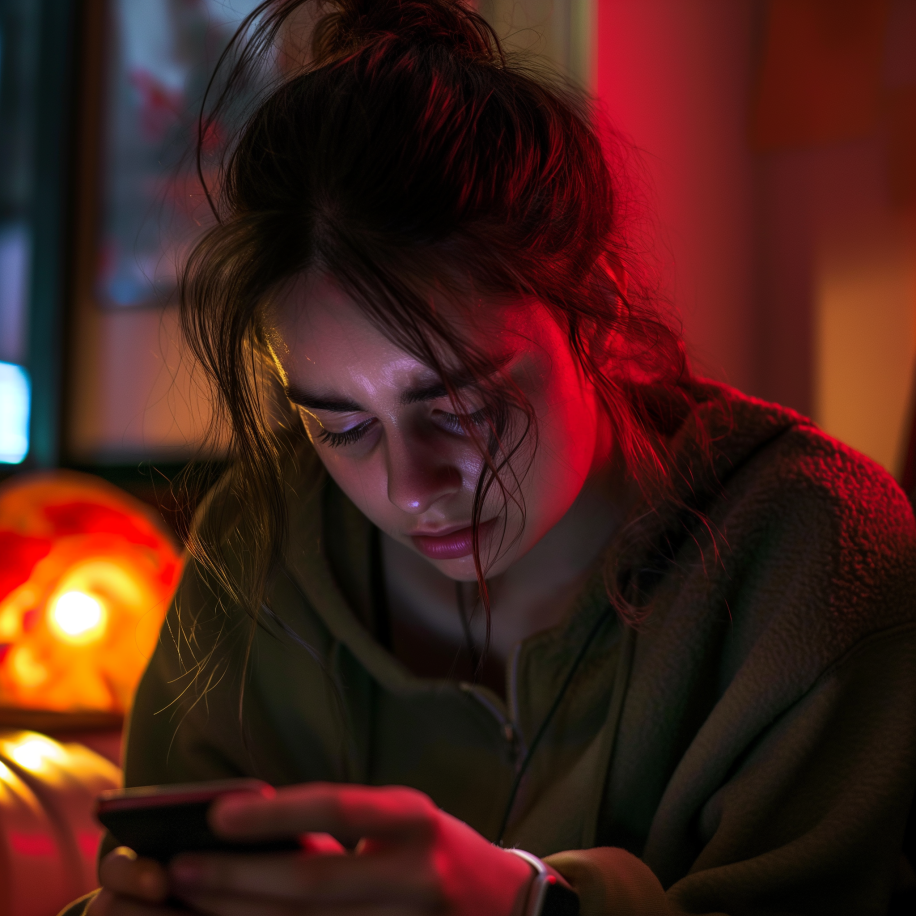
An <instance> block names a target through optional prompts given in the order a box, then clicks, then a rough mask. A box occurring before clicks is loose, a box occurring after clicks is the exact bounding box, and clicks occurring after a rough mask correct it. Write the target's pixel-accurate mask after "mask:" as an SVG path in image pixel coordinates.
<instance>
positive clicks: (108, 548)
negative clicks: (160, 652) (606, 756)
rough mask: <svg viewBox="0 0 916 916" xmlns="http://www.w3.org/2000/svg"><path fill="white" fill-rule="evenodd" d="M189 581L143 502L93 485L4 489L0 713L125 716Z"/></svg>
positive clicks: (82, 478)
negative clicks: (183, 580) (180, 588)
mask: <svg viewBox="0 0 916 916" xmlns="http://www.w3.org/2000/svg"><path fill="white" fill-rule="evenodd" d="M180 573H181V558H180V556H179V555H178V553H177V551H176V549H175V546H174V544H173V542H172V539H171V537H170V536H169V535H168V534H167V533H166V531H165V530H164V529H163V527H162V525H161V524H160V523H159V522H158V520H157V519H156V518H155V517H154V516H153V514H152V513H151V512H150V511H149V510H148V509H147V508H146V506H144V505H143V504H142V503H140V502H138V501H137V500H135V499H133V498H132V497H130V496H128V495H127V494H126V493H124V492H122V491H121V490H118V489H117V488H116V487H113V486H111V485H110V484H108V483H105V482H104V481H102V480H99V479H97V478H94V477H90V476H88V475H85V474H77V473H74V472H70V471H54V472H45V473H36V474H30V475H19V476H17V477H15V478H13V479H12V480H11V481H9V482H7V483H6V484H4V486H2V487H0V706H6V707H9V706H17V707H25V708H31V709H46V710H56V711H60V712H73V711H89V710H94V711H104V712H111V713H124V712H126V710H127V708H128V707H129V705H130V700H131V697H132V696H133V692H134V690H135V688H136V686H137V681H138V680H139V678H140V675H141V674H142V672H143V669H144V668H145V666H146V663H147V662H148V661H149V658H150V656H151V655H152V652H153V649H154V648H155V645H156V638H157V636H158V633H159V628H160V626H161V624H162V621H163V618H164V617H165V612H166V610H167V608H168V603H169V601H170V599H171V597H172V594H173V592H174V590H175V587H176V585H177V584H178V577H179V575H180Z"/></svg>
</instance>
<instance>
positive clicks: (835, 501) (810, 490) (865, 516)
mask: <svg viewBox="0 0 916 916" xmlns="http://www.w3.org/2000/svg"><path fill="white" fill-rule="evenodd" d="M716 411H727V412H728V414H729V415H730V419H729V424H730V425H728V426H726V425H724V424H720V425H719V427H718V428H719V430H720V434H719V439H718V440H717V441H715V442H714V443H713V449H714V453H715V454H714V459H713V460H714V461H715V462H716V464H717V465H718V467H717V472H718V473H717V481H718V486H717V487H712V488H711V489H710V491H709V496H708V502H707V504H706V506H705V512H706V514H707V516H708V517H709V518H710V519H711V520H712V521H713V523H714V525H715V526H716V528H717V531H718V532H719V534H720V537H721V548H722V558H723V559H722V562H723V564H724V566H725V567H726V569H727V570H728V573H729V575H730V576H731V577H732V579H733V581H740V582H744V583H753V584H754V587H755V588H756V590H757V592H758V596H757V597H758V599H759V600H757V601H754V600H749V601H747V602H746V604H748V605H751V606H754V605H756V606H757V609H758V613H761V614H765V615H766V616H767V617H769V618H770V619H776V618H778V617H779V616H780V614H781V611H780V606H781V607H783V608H784V609H785V611H786V613H788V614H789V615H790V616H791V619H792V621H793V625H799V626H802V625H805V621H808V623H809V624H810V625H811V626H812V627H814V628H817V629H820V628H822V627H823V628H824V632H823V634H822V635H823V637H824V640H825V642H826V643H827V644H829V645H831V646H832V647H833V651H834V652H837V653H839V652H842V651H844V650H845V649H848V648H849V647H851V646H852V645H853V644H854V643H855V642H856V641H857V640H859V639H861V638H864V637H865V636H867V635H869V634H872V633H875V632H877V631H880V630H883V629H888V628H891V627H894V626H897V625H900V624H904V623H910V622H912V621H914V620H916V523H914V517H913V510H912V508H911V506H910V504H909V502H908V500H907V499H906V496H905V495H904V493H903V491H902V490H901V489H900V487H899V486H898V485H897V483H896V482H895V481H894V479H893V478H892V477H891V476H890V474H888V473H887V471H886V470H884V468H882V467H881V466H880V465H878V464H877V463H876V462H874V461H872V460H871V459H870V458H868V457H866V456H865V455H862V454H861V453H859V452H857V451H855V450H854V449H852V448H850V447H849V446H847V445H845V444H844V443H842V442H840V441H838V440H837V439H834V438H833V437H831V436H828V435H827V434H826V433H824V432H823V431H822V430H820V429H819V428H818V427H817V426H816V425H815V424H814V423H813V422H812V421H810V420H808V419H807V418H805V417H802V416H800V415H798V414H795V413H793V412H792V411H788V410H786V409H784V408H781V407H778V406H776V405H772V404H767V403H765V402H762V401H756V400H754V399H752V398H748V397H745V396H743V395H739V394H738V393H737V392H732V391H727V392H726V393H725V398H724V406H723V407H718V408H713V409H712V412H713V413H715V412H716ZM712 419H713V424H712V428H713V429H715V428H716V418H715V417H713V418H712ZM762 599H766V600H762Z"/></svg>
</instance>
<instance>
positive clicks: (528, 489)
mask: <svg viewBox="0 0 916 916" xmlns="http://www.w3.org/2000/svg"><path fill="white" fill-rule="evenodd" d="M303 9H305V10H306V12H308V4H305V3H302V2H291V0H286V2H281V3H271V4H265V5H264V9H263V10H262V13H263V18H262V19H261V25H260V26H259V27H258V28H259V31H257V32H256V34H255V37H254V39H253V40H252V42H251V43H250V44H249V45H248V46H247V52H246V53H247V56H246V55H243V57H242V62H243V64H244V63H246V62H251V61H252V60H257V59H259V56H260V54H261V52H263V51H264V50H265V49H266V48H267V47H268V46H269V45H271V44H272V43H274V42H275V40H276V37H277V34H278V33H279V30H280V28H281V27H283V26H284V23H286V27H289V22H290V17H293V16H294V14H295V15H298V14H299V13H300V12H301V11H302V10H303ZM318 13H319V14H320V16H319V18H318V20H317V24H316V25H315V30H314V38H313V42H312V55H313V59H312V61H311V63H310V64H309V65H308V66H305V67H303V68H302V69H301V70H300V71H298V72H296V73H295V74H293V75H291V76H290V77H289V78H288V79H287V80H286V81H285V82H284V83H283V84H282V85H280V86H279V87H278V88H277V89H276V90H275V91H274V92H273V93H272V94H271V96H270V97H269V98H268V99H267V101H266V102H264V103H263V104H262V105H261V106H260V107H259V108H258V109H257V111H256V112H255V113H254V114H253V116H252V117H251V119H250V120H249V122H248V123H247V125H246V126H245V128H244V130H243V132H242V135H241V137H240V139H239V141H238V143H237V145H236V147H235V149H234V151H233V153H232V157H231V160H230V162H229V164H228V168H227V170H226V172H225V175H224V180H223V183H222V186H221V191H220V196H219V199H218V201H217V210H218V213H219V217H220V222H219V224H218V225H217V226H216V228H214V229H212V230H211V231H209V232H208V233H207V234H206V235H205V236H204V238H203V239H202V240H201V242H200V243H199V244H198V246H197V248H196V249H195V251H194V253H193V254H192V256H191V258H190V261H189V263H188V265H187V268H186V272H185V277H184V284H183V290H182V308H183V320H184V327H185V331H186V334H187V336H188V339H189V341H190V342H191V344H192V346H193V348H194V350H195V353H196V354H197V356H198V357H199V358H200V360H201V362H202V364H203V366H204V367H205V369H206V370H207V372H208V373H209V374H210V376H211V378H212V380H213V382H214V388H215V391H216V392H217V394H218V397H219V399H220V404H221V405H222V406H223V408H224V409H225V412H226V414H227V416H228V419H229V421H230V425H231V430H232V437H233V439H232V446H233V454H234V456H235V461H234V465H233V469H232V471H231V472H230V474H229V476H228V477H227V479H226V480H224V481H223V482H222V484H221V485H220V486H219V487H217V489H216V490H215V491H214V493H212V494H211V496H210V497H209V499H208V501H207V504H206V506H205V507H204V508H203V510H202V511H201V513H200V514H199V517H198V521H197V524H196V527H195V529H194V533H193V537H192V540H191V544H190V546H191V552H192V556H193V559H192V561H191V562H190V563H189V566H188V569H187V571H186V574H185V577H184V580H183V582H182V585H181V587H180V589H179V593H178V595H177V597H176V600H175V603H174V606H173V608H172V610H171V611H170V614H169V617H168V619H167V621H166V625H165V628H164V630H163V638H162V640H161V642H160V646H159V648H158V650H157V652H156V655H155V656H154V658H153V660H152V663H151V665H150V668H149V670H148V671H147V673H146V675H145V677H144V680H143V682H142V684H141V686H140V689H139V692H138V695H137V698H136V703H135V706H134V709H133V712H132V716H131V722H130V730H129V737H128V745H127V755H126V771H125V773H126V782H127V784H128V785H146V784H156V783H173V782H187V781H196V780H205V779H211V778H217V777H226V776H238V775H252V776H257V777H260V778H262V779H265V780H267V781H269V782H271V783H272V784H274V785H276V786H279V787H281V788H280V789H279V790H278V791H277V793H276V795H275V796H274V797H273V798H270V799H265V798H260V797H254V796H246V797H236V798H233V799H227V800H225V801H224V802H223V803H222V804H217V805H216V807H215V808H214V810H213V812H212V819H213V825H214V829H216V830H217V831H219V832H221V833H223V834H224V835H225V836H227V837H236V838H239V837H249V838H255V837H283V836H288V835H289V834H290V833H295V834H307V835H308V836H307V837H306V839H305V840H304V850H303V852H302V853H296V854H289V853H287V854H281V853H273V854H262V855H250V856H241V855H226V854H223V855H209V856H206V855H197V856H184V857H179V858H177V859H175V860H173V862H172V863H171V864H170V866H169V868H168V869H163V868H161V867H159V866H158V865H156V864H155V863H153V862H151V861H145V860H143V859H138V858H136V857H135V856H134V855H133V854H132V853H131V852H130V851H129V850H114V851H110V852H108V851H107V850H108V849H109V848H110V846H111V845H112V844H110V843H109V844H108V846H106V850H105V851H106V853H107V854H106V855H105V856H104V858H103V860H102V863H101V869H100V874H101V879H102V884H103V889H102V891H101V892H100V893H99V894H98V896H96V897H95V898H94V899H93V900H92V901H91V902H90V903H89V904H88V910H87V911H88V912H89V913H90V914H91V916H115V914H149V916H153V914H161V913H165V912H175V911H180V912H201V913H212V914H220V916H222V914H226V916H228V914H232V916H235V914H256V913H257V914H280V913H284V914H286V913H294V912H295V913H300V912H328V913H340V914H356V913H360V914H362V913H366V914H370V913H372V914H375V913H382V912H386V913H389V912H397V913H412V912H417V913H420V912H434V911H435V912H453V913H461V914H470V913H474V914H475V916H476V914H493V916H509V914H519V916H521V914H527V913H532V914H533V913H535V912H538V910H539V908H540V907H541V906H542V904H541V901H540V898H539V897H538V895H537V893H536V891H537V890H538V889H539V888H540V887H541V885H542V883H543V879H542V878H541V877H539V874H540V872H541V871H542V870H543V869H544V868H545V867H546V868H547V869H552V870H553V872H552V875H553V877H554V878H555V879H556V880H557V881H558V882H560V884H561V885H562V884H564V883H565V882H568V885H569V886H570V887H571V888H572V889H573V890H574V891H575V893H576V894H578V900H579V906H580V908H581V912H582V913H584V914H587V916H591V914H595V916H597V914H603V913H615V914H616V913H622V914H627V913H633V914H648V913H678V912H689V913H711V912H715V913H728V914H733V916H734V914H740V913H751V912H753V913H783V912H793V913H822V912H824V913H827V912H829V913H834V914H838V913H856V914H864V913H880V912H883V911H884V910H885V909H886V906H887V902H888V899H889V895H890V893H891V889H892V887H893V884H894V881H895V875H896V869H897V867H898V860H899V856H900V846H901V838H902V834H903V829H904V822H905V819H906V811H907V808H908V806H909V802H910V797H911V793H912V786H913V782H914V768H916V729H914V727H913V722H914V721H916V664H914V662H916V614H914V608H913V595H914V594H916V588H914V586H916V575H914V570H916V564H914V547H913V545H914V530H913V527H914V526H913V518H912V513H911V512H910V509H909V507H908V505H907V504H906V501H905V499H904V498H903V495H902V494H901V493H900V492H899V490H898V489H897V488H896V487H895V485H894V484H893V482H892V481H891V480H890V479H889V478H888V477H887V475H885V474H884V473H883V472H882V471H880V470H879V469H878V468H877V467H876V466H875V465H873V464H872V463H871V462H869V461H868V460H867V459H864V458H862V457H861V456H859V455H856V454H855V453H853V452H851V451H850V450H849V449H847V448H845V447H843V446H842V445H840V444H839V443H837V442H834V441H833V440H831V439H829V438H827V437H826V436H824V435H823V434H822V433H820V432H819V431H818V430H816V428H814V427H813V425H812V424H811V423H810V422H808V421H807V420H805V419H804V418H802V417H799V416H797V415H796V414H793V413H791V412H790V411H787V410H784V409H781V408H779V407H776V406H773V405H768V404H763V403H760V402H757V401H753V400H751V399H748V398H746V397H744V396H742V395H740V394H738V393H737V392H734V391H730V390H728V389H726V388H724V387H721V386H717V385H714V384H712V383H707V382H702V381H700V380H698V379H696V378H694V377H693V376H692V375H691V374H690V372H689V370H688V368H687V366H686V363H685V360H684V357H683V351H682V347H681V345H680V342H679V340H678V337H677V335H676V334H675V333H674V332H673V331H672V330H671V329H670V328H669V327H668V325H667V324H666V323H665V322H664V321H663V320H662V319H661V318H660V317H659V315H658V314H657V311H656V310H655V308H654V306H653V302H652V300H651V297H650V296H648V295H647V294H645V293H644V292H641V290H640V284H639V283H638V282H637V281H636V279H634V277H638V271H636V270H635V269H634V264H633V263H632V262H633V259H632V258H631V257H630V255H629V250H628V248H627V245H626V237H625V232H624V230H625V220H624V214H623V212H622V209H623V208H622V207H621V204H620V197H619V193H618V191H617V190H616V189H615V184H614V176H612V174H611V173H610V171H609V168H608V166H607V164H606V162H605V160H604V158H603V157H602V153H601V148H600V144H599V142H598V140H597V139H596V136H595V133H594V131H593V129H592V127H591V126H590V122H589V114H588V109H587V106H585V104H584V103H583V102H582V101H581V100H580V99H578V98H577V97H576V96H575V94H574V93H572V92H571V91H570V90H568V89H565V88H562V87H557V86H552V85H550V84H549V83H548V82H546V81H544V80H542V79H539V78H537V77H536V76H535V75H534V74H532V73H531V72H530V71H528V70H526V69H525V68H524V67H523V66H521V65H520V64H518V63H513V62H510V61H506V60H505V58H504V56H503V54H502V52H501V50H500V48H499V44H498V42H497V40H496V39H495V37H494V36H493V34H492V32H491V31H490V29H489V27H488V26H487V25H486V24H485V23H484V22H483V20H481V19H480V17H479V16H477V15H476V14H474V13H473V12H471V11H470V10H469V9H467V8H465V7H463V6H461V5H460V4H459V3H457V2H454V0H425V2H421V0H377V2H372V0H338V2H335V3H332V4H328V5H326V6H324V7H322V8H321V9H320V10H319V11H318ZM241 73H242V71H241V70H239V71H237V72H236V73H235V75H234V77H233V79H230V82H229V93H230V95H231V91H232V87H233V85H235V84H236V83H237V82H238V79H236V77H239V74H241ZM239 78H240V77H239ZM265 369H266V370H268V371H265ZM271 385H273V388H271ZM272 391H273V392H274V393H279V395H280V396H279V397H274V398H273V399H272V395H271V392H272ZM271 401H272V404H273V406H271ZM277 405H282V407H283V408H284V410H283V411H280V414H281V415H280V418H279V419H278V415H277ZM271 411H273V414H274V415H273V416H272V418H271V416H269V415H270V414H271ZM252 621H254V623H253V622H252ZM512 847H520V848H521V849H523V850H526V851H527V852H528V853H530V854H533V856H542V857H544V861H545V862H546V866H545V865H544V864H543V862H542V860H540V859H536V858H533V856H528V857H525V856H521V855H518V854H517V853H516V852H513V851H512ZM557 900H559V901H560V902H559V904H558V903H557ZM564 901H565V903H564ZM568 903H569V898H568V896H567V897H565V898H563V897H560V898H556V899H555V900H552V901H551V902H549V903H548V906H547V911H548V912H550V911H552V910H553V909H555V908H556V907H557V906H559V907H561V908H562V906H564V905H567V904H568Z"/></svg>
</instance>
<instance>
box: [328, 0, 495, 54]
mask: <svg viewBox="0 0 916 916" xmlns="http://www.w3.org/2000/svg"><path fill="white" fill-rule="evenodd" d="M317 6H318V11H319V12H321V11H323V10H327V9H330V10H331V11H330V12H328V13H326V14H325V15H324V16H322V17H321V18H320V19H318V20H317V22H316V23H315V27H314V31H313V32H312V42H311V44H312V47H311V51H312V63H313V65H314V66H319V67H320V66H323V65H325V64H328V63H332V62H334V61H337V60H340V59H342V58H346V57H349V56H350V55H352V54H356V53H359V52H360V51H362V50H364V49H366V48H368V47H371V46H373V45H377V44H389V43H394V44H399V45H402V46H405V45H406V46H413V47H418V48H422V47H429V46H431V45H440V46H442V47H443V48H445V49H447V50H448V51H449V52H450V53H452V54H455V55H457V56H461V57H466V58H469V59H471V60H475V61H478V62H480V63H490V64H492V63H502V62H503V59H504V58H503V52H502V47H501V46H500V42H499V39H498V38H497V36H496V33H495V32H494V31H493V29H492V28H491V26H490V25H489V23H488V22H487V21H486V20H485V19H484V18H483V17H482V16H480V15H479V14H478V13H477V12H475V11H474V10H472V9H469V8H468V7H467V6H465V4H464V2H463V0H317Z"/></svg>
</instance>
